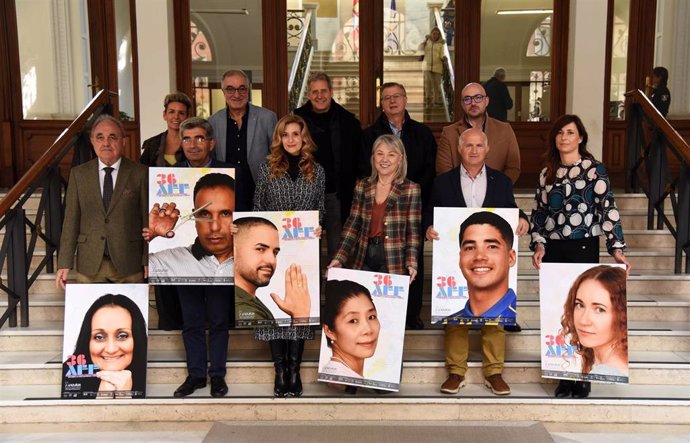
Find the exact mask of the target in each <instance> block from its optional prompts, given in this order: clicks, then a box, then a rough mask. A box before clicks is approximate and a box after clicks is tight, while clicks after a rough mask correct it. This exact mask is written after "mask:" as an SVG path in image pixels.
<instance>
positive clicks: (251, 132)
mask: <svg viewBox="0 0 690 443" xmlns="http://www.w3.org/2000/svg"><path fill="white" fill-rule="evenodd" d="M221 84H222V89H223V94H224V95H225V104H226V105H227V106H226V107H225V109H221V110H220V111H218V112H216V113H215V114H213V115H212V116H211V118H209V120H208V121H209V123H211V125H213V129H214V132H215V134H216V149H215V157H216V158H217V159H218V160H220V161H222V162H225V163H229V164H230V167H232V168H235V179H236V181H237V201H236V202H235V204H236V210H238V211H251V210H252V206H253V200H254V186H255V182H256V177H257V176H258V173H259V165H260V164H261V163H262V162H263V161H264V160H266V156H267V155H268V154H269V153H270V147H271V140H272V138H273V130H274V129H275V126H276V121H277V118H276V115H275V113H274V112H273V111H269V110H268V109H265V108H262V107H259V106H254V105H252V104H251V103H249V94H250V93H251V90H250V88H249V78H248V77H247V74H245V73H244V72H243V71H240V70H234V69H233V70H230V71H227V72H225V73H224V74H223V78H222V79H221Z"/></svg>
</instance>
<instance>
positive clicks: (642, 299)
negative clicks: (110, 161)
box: [0, 290, 690, 327]
mask: <svg viewBox="0 0 690 443" xmlns="http://www.w3.org/2000/svg"><path fill="white" fill-rule="evenodd" d="M151 292H152V294H151V298H150V309H149V319H148V320H149V325H151V326H152V327H156V326H157V325H158V311H157V310H156V308H155V299H154V297H153V290H152V291H151ZM322 301H323V297H322ZM6 307H7V300H0V312H2V311H4V310H5V309H6ZM30 307H31V312H30V321H56V322H61V321H63V320H64V316H63V314H64V309H65V302H64V293H63V292H55V293H43V294H32V296H31V300H30ZM517 307H518V314H517V315H518V317H517V318H518V320H519V321H521V320H534V321H539V295H538V294H534V293H519V294H518V305H517ZM430 312H431V298H430V292H429V291H427V292H425V293H424V301H423V308H422V319H423V320H424V321H425V322H426V323H427V324H428V323H429V318H430ZM19 319H21V314H20V315H19ZM628 319H629V320H631V321H665V320H668V321H690V294H688V295H638V294H632V293H628Z"/></svg>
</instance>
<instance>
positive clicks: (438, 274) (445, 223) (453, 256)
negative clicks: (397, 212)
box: [431, 208, 519, 325]
mask: <svg viewBox="0 0 690 443" xmlns="http://www.w3.org/2000/svg"><path fill="white" fill-rule="evenodd" d="M475 213H482V214H477V215H475V216H473V220H477V221H479V222H482V223H481V224H479V225H475V224H474V223H473V221H470V222H471V223H472V225H471V226H470V228H471V229H468V230H467V231H466V233H467V234H471V236H472V237H476V239H477V240H480V241H481V243H480V244H481V245H488V243H483V240H484V239H489V238H492V239H495V238H496V237H497V236H500V238H499V240H500V239H503V240H506V239H504V238H503V237H504V236H503V235H500V231H499V230H498V228H496V227H495V226H496V225H499V226H503V227H504V229H507V226H506V225H505V223H504V222H502V221H501V220H500V219H503V220H504V221H505V222H507V223H508V225H509V226H510V230H511V231H510V232H512V233H513V244H512V251H513V252H512V254H511V253H510V251H509V250H507V249H505V252H506V254H502V255H500V256H498V257H496V258H500V259H501V262H493V261H494V260H496V258H488V257H487V256H486V255H484V254H482V255H478V256H477V257H476V258H474V259H472V258H471V257H472V256H471V254H472V252H473V250H474V246H473V244H474V242H470V243H467V246H466V250H467V253H466V254H467V255H466V257H467V260H466V261H465V262H464V267H466V271H465V272H468V273H471V274H469V275H470V276H471V278H477V279H478V280H477V283H478V284H480V283H481V280H485V279H487V278H494V277H492V276H491V275H490V274H491V273H493V272H494V271H495V270H496V269H499V268H500V270H501V272H502V273H503V275H502V276H501V278H502V279H505V280H507V283H508V290H507V291H506V292H505V293H504V292H503V291H501V293H497V294H494V295H493V296H492V298H491V300H490V301H489V302H488V303H487V302H485V303H484V305H483V307H481V308H477V307H476V306H482V305H480V302H478V301H475V303H474V305H475V308H474V309H473V308H472V301H471V298H472V297H473V296H472V294H470V292H471V291H469V289H468V279H467V278H466V277H465V275H464V274H463V272H462V270H461V266H460V265H461V260H460V254H461V252H460V241H459V234H460V226H461V225H462V223H463V222H464V221H465V220H467V218H468V217H470V216H472V214H475ZM496 215H497V216H499V217H500V219H499V218H496ZM518 219H519V210H518V209H515V208H434V229H435V230H436V232H438V235H439V240H434V241H433V255H432V257H433V266H432V280H431V295H432V297H431V322H432V323H443V324H467V325H484V324H500V325H514V324H515V323H516V321H517V316H516V309H517V306H516V304H517V295H516V294H517V274H518V263H517V258H518V237H517V235H515V230H516V229H517V225H518ZM484 222H486V223H484ZM492 225H493V226H492ZM466 240H467V239H466ZM506 247H507V248H510V245H507V244H506ZM477 250H478V251H479V250H480V249H479V247H478V249H477ZM513 254H514V255H513ZM484 260H487V263H488V264H490V265H491V266H489V267H488V268H489V269H488V273H489V275H484V276H482V275H481V274H482V273H486V272H487V271H486V270H484V269H479V270H478V272H475V271H473V268H474V267H478V266H477V265H481V264H482V262H483V261H484ZM511 264H512V265H511ZM496 265H498V266H496ZM479 267H480V266H479ZM468 301H469V305H468ZM479 309H481V310H482V312H475V311H477V310H479Z"/></svg>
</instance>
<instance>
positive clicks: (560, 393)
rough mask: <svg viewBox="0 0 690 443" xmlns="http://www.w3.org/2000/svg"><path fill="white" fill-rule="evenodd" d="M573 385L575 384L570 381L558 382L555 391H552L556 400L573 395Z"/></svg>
mask: <svg viewBox="0 0 690 443" xmlns="http://www.w3.org/2000/svg"><path fill="white" fill-rule="evenodd" d="M574 385H575V382H574V381H572V380H560V381H559V382H558V387H557V388H556V391H554V393H553V394H554V396H555V397H556V398H566V397H570V395H571V394H572V393H573V386H574Z"/></svg>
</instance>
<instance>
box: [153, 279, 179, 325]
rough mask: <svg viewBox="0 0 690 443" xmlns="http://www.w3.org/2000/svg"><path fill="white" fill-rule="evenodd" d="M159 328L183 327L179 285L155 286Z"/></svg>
mask: <svg viewBox="0 0 690 443" xmlns="http://www.w3.org/2000/svg"><path fill="white" fill-rule="evenodd" d="M154 291H155V293H156V310H157V311H158V329H163V330H165V331H170V330H173V329H182V324H183V323H182V308H181V307H180V299H179V298H178V296H177V286H164V285H161V286H154Z"/></svg>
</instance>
